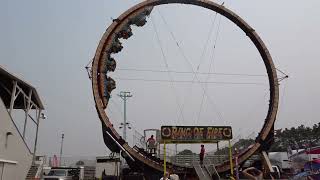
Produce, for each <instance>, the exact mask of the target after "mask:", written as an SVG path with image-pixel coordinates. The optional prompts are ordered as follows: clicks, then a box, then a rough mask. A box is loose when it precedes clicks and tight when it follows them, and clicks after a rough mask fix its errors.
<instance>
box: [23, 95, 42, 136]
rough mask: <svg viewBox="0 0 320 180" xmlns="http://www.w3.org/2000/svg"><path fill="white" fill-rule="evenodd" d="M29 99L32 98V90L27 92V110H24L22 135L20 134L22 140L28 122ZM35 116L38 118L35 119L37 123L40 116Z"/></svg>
mask: <svg viewBox="0 0 320 180" xmlns="http://www.w3.org/2000/svg"><path fill="white" fill-rule="evenodd" d="M31 97H32V90H30V92H29V95H28V104H27V108H26V110H25V119H24V125H23V133H22V137H23V139H25V137H26V128H27V122H28V115H29V111H30V104H31ZM39 112H40V110H39ZM37 116H38V117H37V121H38V119H39V118H40V114H37ZM37 126H38V125H37Z"/></svg>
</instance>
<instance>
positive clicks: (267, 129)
mask: <svg viewBox="0 0 320 180" xmlns="http://www.w3.org/2000/svg"><path fill="white" fill-rule="evenodd" d="M163 4H190V5H195V6H200V7H203V8H207V9H209V10H212V11H214V12H217V13H219V14H221V15H222V16H224V17H226V18H227V19H229V20H230V21H232V22H233V23H234V24H236V25H237V26H238V27H239V28H241V29H242V31H243V32H245V33H246V35H247V36H248V37H249V38H250V40H251V41H252V42H253V44H254V45H255V47H256V48H257V50H258V51H259V53H260V55H261V57H262V60H263V62H264V65H265V68H266V71H267V74H268V81H269V86H270V87H269V88H270V99H269V107H268V112H267V115H266V118H265V120H264V125H263V127H262V129H261V131H260V133H259V134H258V136H257V138H256V142H255V144H254V145H252V146H250V147H249V148H248V149H247V150H246V151H245V152H243V153H241V154H240V155H239V157H238V162H239V164H241V163H243V162H244V161H245V160H246V159H248V158H249V157H250V156H252V155H253V154H254V153H255V152H258V151H261V150H263V149H265V148H266V146H268V141H269V140H270V136H272V134H273V128H274V122H275V120H276V114H277V109H278V101H279V84H278V77H277V72H276V68H275V66H274V63H273V61H272V58H271V55H270V53H269V51H268V49H267V47H266V46H265V44H264V43H263V41H262V40H261V38H260V37H259V36H258V34H257V33H256V32H255V30H254V29H253V28H252V27H250V26H249V25H248V24H247V23H246V22H245V21H244V20H243V19H241V18H240V17H239V16H238V15H236V14H235V13H234V12H232V11H230V10H229V9H227V8H225V7H224V6H223V5H219V4H217V3H214V2H211V1H207V0H147V1H144V2H142V3H140V4H137V5H135V6H134V7H132V8H130V9H128V10H127V11H126V12H124V13H123V14H122V15H121V16H119V17H118V18H117V19H115V20H114V21H113V23H112V24H111V25H110V26H109V27H108V29H107V30H106V32H105V33H104V35H103V37H102V39H101V40H100V43H99V45H98V48H97V50H96V53H95V56H94V59H93V62H92V69H91V73H92V74H91V77H92V88H93V95H94V100H95V104H96V109H97V112H98V115H99V118H100V120H101V122H102V129H103V136H104V141H105V144H106V146H107V147H108V148H109V149H110V150H111V151H112V152H120V150H121V149H122V150H124V153H122V156H123V157H124V158H125V159H126V161H127V162H128V164H129V166H130V167H131V168H132V169H135V170H137V171H141V172H150V173H157V174H160V173H161V172H162V171H163V162H162V161H160V159H157V158H155V157H150V156H147V155H146V154H144V153H143V152H141V151H139V149H138V148H136V147H130V146H129V145H128V143H127V142H125V141H124V140H123V139H122V137H121V136H120V135H119V133H118V132H117V131H116V130H115V129H114V127H113V124H112V122H111V120H110V119H109V118H108V115H107V114H106V112H105V109H106V108H107V106H108V100H109V98H110V93H111V91H112V90H113V89H115V81H114V80H113V79H112V78H111V77H109V76H108V72H110V71H115V70H116V60H115V59H114V58H113V57H112V54H116V53H118V52H120V51H121V49H122V48H123V47H122V45H121V42H120V39H128V38H129V37H130V36H131V35H132V29H131V27H130V26H132V25H135V26H138V27H140V26H143V25H144V24H145V23H146V21H147V16H148V15H150V13H151V11H152V9H153V7H155V6H158V5H163ZM167 168H168V169H169V170H170V171H173V172H175V173H186V172H187V173H194V170H193V169H192V168H188V167H180V166H176V165H174V164H170V163H167ZM216 169H217V171H218V172H226V171H227V170H229V169H230V166H229V162H227V161H226V162H225V163H223V164H219V165H217V166H216Z"/></svg>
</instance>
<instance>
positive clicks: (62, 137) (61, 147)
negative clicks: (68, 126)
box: [59, 133, 64, 167]
mask: <svg viewBox="0 0 320 180" xmlns="http://www.w3.org/2000/svg"><path fill="white" fill-rule="evenodd" d="M63 139H64V134H63V133H62V136H61V146H60V159H59V166H60V167H61V157H62V149H63Z"/></svg>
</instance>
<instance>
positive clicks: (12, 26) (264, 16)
mask: <svg viewBox="0 0 320 180" xmlns="http://www.w3.org/2000/svg"><path fill="white" fill-rule="evenodd" d="M138 2H140V1H137V0H130V1H115V0H114V1H111V0H104V1H102V0H97V1H86V0H68V1H63V0H56V1H46V0H38V1H37V0H29V1H18V0H1V1H0V23H1V24H0V27H1V29H0V32H1V33H0V63H1V65H2V66H4V67H5V68H6V69H8V70H9V71H11V72H13V73H15V74H17V75H19V76H20V77H22V78H23V79H24V80H26V81H27V82H29V83H31V84H32V85H34V86H35V87H36V88H37V90H38V92H39V94H40V96H41V98H42V101H43V102H44V105H45V108H46V111H45V113H46V115H47V117H48V118H47V119H46V120H44V121H42V122H41V127H40V138H39V148H38V150H39V153H41V154H48V155H52V154H58V153H59V147H60V145H59V143H60V136H61V133H64V134H65V148H64V154H65V155H77V156H79V155H81V156H87V155H104V154H105V153H106V152H107V149H106V147H105V146H104V143H103V139H102V134H101V124H100V122H99V119H98V116H97V113H96V110H95V105H94V101H93V98H92V90H91V82H90V80H89V79H88V77H87V73H86V71H85V68H84V67H85V66H86V65H87V64H88V63H89V61H90V60H91V59H92V57H93V56H94V53H95V50H96V47H97V45H98V42H99V40H100V38H101V36H102V34H103V33H104V31H105V30H106V28H107V27H108V26H109V25H110V24H111V23H112V20H111V19H112V18H116V17H117V16H119V15H120V14H121V13H122V12H124V11H125V10H126V9H128V8H130V7H131V6H133V5H134V4H136V3H138ZM218 2H219V3H221V2H222V1H218ZM225 6H226V7H228V8H230V9H231V10H233V11H234V12H236V13H237V14H238V15H240V16H241V17H242V18H243V19H244V20H245V21H246V22H247V23H249V24H250V25H251V26H252V27H253V28H254V29H255V30H256V31H257V33H258V34H259V35H260V36H261V38H262V39H263V40H264V42H265V44H266V45H267V47H268V49H269V50H270V52H271V55H272V57H273V60H274V63H275V65H276V67H277V68H279V69H280V70H282V71H284V72H286V73H287V74H288V75H289V76H290V77H289V79H287V80H284V81H282V82H281V85H280V90H281V91H280V109H279V113H278V118H277V122H276V128H285V127H292V126H297V125H300V124H305V125H309V126H310V125H312V124H314V123H318V122H319V118H320V112H319V107H320V98H319V92H320V86H319V80H318V79H319V72H318V69H319V67H320V62H319V60H318V57H319V50H318V47H319V43H320V36H319V32H320V20H319V15H320V14H319V8H320V2H319V1H317V0H309V1H307V2H303V1H297V0H290V1H289V0H282V1H275V0H271V1H248V0H243V1H231V0H226V1H225ZM211 29H212V30H211ZM171 32H172V34H173V36H174V38H173V37H172V34H171ZM133 33H134V36H132V37H131V38H130V39H129V40H127V41H122V42H123V45H124V49H123V50H122V51H121V53H119V54H117V55H115V56H114V57H115V58H116V60H117V63H118V67H117V68H119V70H118V71H116V72H115V73H112V74H111V76H112V77H113V78H115V79H116V81H117V89H115V90H114V91H113V93H112V95H113V97H112V101H111V102H110V107H109V110H108V114H109V116H110V118H111V119H112V121H113V123H114V124H115V127H118V126H119V123H120V122H121V121H122V113H123V109H122V101H121V99H120V98H119V97H117V96H116V94H118V93H119V92H120V91H122V90H128V91H131V92H132V94H133V97H132V98H130V99H129V101H128V112H127V113H128V120H129V121H130V123H131V124H132V127H133V130H130V131H129V135H128V140H129V142H130V143H134V140H133V138H132V136H133V134H135V131H139V133H142V131H143V129H146V128H160V126H161V125H164V124H166V125H182V124H184V125H194V124H197V125H232V126H233V130H234V133H235V136H236V137H247V136H249V135H250V134H251V133H252V132H255V134H254V135H253V137H255V136H256V134H257V132H258V131H259V130H260V128H261V126H262V124H263V121H264V117H265V115H266V111H267V105H268V98H269V97H268V83H267V80H266V76H265V69H264V66H263V63H262V60H261V58H260V56H259V54H258V52H257V51H256V49H255V48H254V46H253V44H252V43H251V42H250V41H249V39H248V38H247V37H246V36H245V34H244V33H243V32H241V31H240V30H239V28H237V27H236V26H235V25H233V24H232V23H231V22H230V21H229V20H227V19H226V18H224V17H222V18H221V16H219V15H217V16H216V17H215V13H213V12H211V11H208V10H205V9H201V8H198V7H191V6H186V5H170V6H163V7H159V8H155V9H154V10H153V12H152V14H151V17H149V18H148V23H147V24H146V25H145V26H144V27H142V28H133ZM158 38H159V40H160V41H159V40H158ZM207 39H208V41H207ZM176 41H177V42H178V44H179V46H180V48H181V49H179V47H177V45H176V43H177V42H176ZM161 48H162V49H163V51H164V55H165V58H163V55H162V54H161ZM184 55H185V56H186V57H187V58H184ZM166 63H167V64H168V67H166V65H165V64H166ZM210 64H211V65H210ZM198 66H199V72H214V73H226V74H229V75H224V76H222V75H217V74H212V75H210V76H207V75H204V74H199V75H197V76H194V75H193V74H192V73H191V72H192V71H197V67H198ZM210 67H211V68H210ZM121 69H122V70H121ZM123 69H136V70H137V69H138V70H155V71H159V70H161V71H166V70H172V71H184V72H190V73H185V74H182V73H170V74H169V73H161V72H136V71H132V70H131V71H125V70H123ZM232 73H233V74H234V73H237V74H247V75H248V74H250V75H258V76H247V75H243V76H231V75H230V74H232ZM280 75H281V74H279V76H280ZM125 79H136V80H125ZM137 79H140V80H137ZM142 79H143V81H141V80H142ZM192 79H195V80H194V82H197V81H198V80H199V81H208V82H211V83H207V84H204V83H203V84H201V85H200V84H199V83H190V82H181V81H192ZM148 80H165V81H166V82H159V81H158V82H155V81H148ZM170 81H179V82H172V83H171V82H170ZM216 82H226V84H221V83H216ZM234 83H240V84H234ZM241 83H244V84H241ZM251 83H253V84H251ZM203 89H205V93H203ZM202 97H204V100H203V103H201V102H202ZM201 104H202V108H200V106H201ZM200 109H201V112H200V113H199V111H200ZM180 112H182V115H181V113H180Z"/></svg>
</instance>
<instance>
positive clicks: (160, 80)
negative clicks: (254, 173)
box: [114, 77, 266, 85]
mask: <svg viewBox="0 0 320 180" xmlns="http://www.w3.org/2000/svg"><path fill="white" fill-rule="evenodd" d="M114 79H118V80H127V81H145V82H170V83H171V82H175V83H198V84H206V83H208V84H235V85H266V84H265V83H256V82H227V81H197V82H192V81H186V80H172V81H171V80H166V79H143V78H121V77H114Z"/></svg>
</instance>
